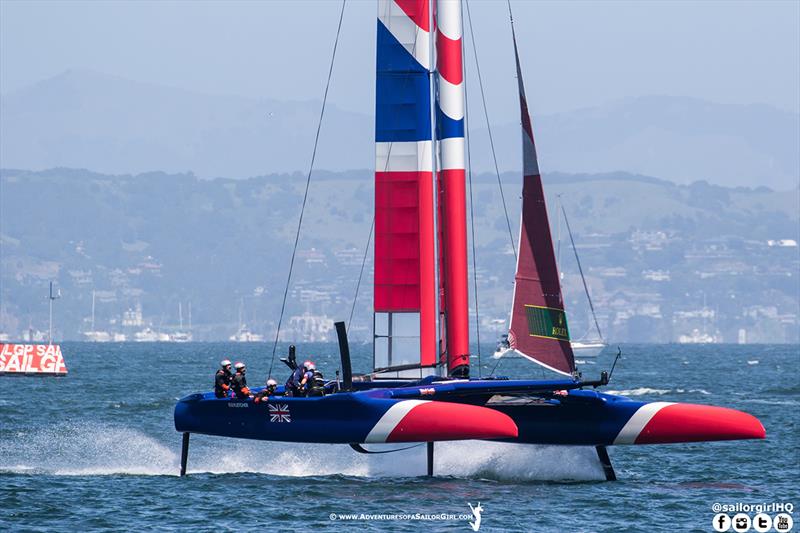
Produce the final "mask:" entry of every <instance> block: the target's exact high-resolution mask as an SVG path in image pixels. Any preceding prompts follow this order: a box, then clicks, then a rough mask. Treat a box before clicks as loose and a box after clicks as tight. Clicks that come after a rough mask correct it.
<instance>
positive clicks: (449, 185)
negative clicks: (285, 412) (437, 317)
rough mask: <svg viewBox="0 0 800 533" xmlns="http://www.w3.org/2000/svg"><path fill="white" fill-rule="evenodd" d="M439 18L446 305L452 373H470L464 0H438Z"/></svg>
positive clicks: (442, 248) (439, 124) (442, 284)
mask: <svg viewBox="0 0 800 533" xmlns="http://www.w3.org/2000/svg"><path fill="white" fill-rule="evenodd" d="M436 20H437V25H436V26H437V27H436V51H437V69H436V70H437V79H436V81H437V91H436V94H437V100H436V118H437V124H436V126H437V128H436V133H437V145H438V155H439V173H438V176H437V185H438V187H437V190H438V200H439V205H438V214H439V221H440V229H439V237H440V246H439V254H440V257H439V260H440V269H439V272H440V286H439V291H440V305H442V306H443V315H444V320H445V327H444V334H445V346H446V354H447V369H448V374H449V375H451V376H456V377H468V376H469V297H468V295H469V291H468V276H467V207H466V205H467V204H466V179H465V157H464V68H463V58H462V46H461V38H462V24H461V2H460V0H437V2H436ZM442 293H443V297H442Z"/></svg>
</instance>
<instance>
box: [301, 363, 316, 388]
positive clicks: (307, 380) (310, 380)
mask: <svg viewBox="0 0 800 533" xmlns="http://www.w3.org/2000/svg"><path fill="white" fill-rule="evenodd" d="M303 366H305V367H306V371H305V373H304V374H303V379H302V380H301V381H300V394H301V395H302V396H308V395H309V394H308V393H309V392H310V391H311V387H312V385H314V372H315V371H316V370H317V365H315V364H314V363H312V362H311V361H306V362H305V363H303Z"/></svg>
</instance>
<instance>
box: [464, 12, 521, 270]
mask: <svg viewBox="0 0 800 533" xmlns="http://www.w3.org/2000/svg"><path fill="white" fill-rule="evenodd" d="M464 4H465V5H466V6H467V20H468V21H469V36H470V41H471V42H472V54H473V55H474V56H475V69H476V72H477V74H478V85H479V86H480V89H481V101H482V102H483V116H484V118H485V119H486V130H487V131H488V132H489V145H490V146H491V148H492V160H493V161H494V172H495V175H497V185H498V187H499V188H500V198H501V199H502V201H503V213H504V214H505V216H506V227H508V238H509V239H510V240H511V250H512V251H513V252H514V262H515V263H516V262H517V247H516V245H515V244H514V233H513V232H512V231H511V219H509V217H508V208H507V207H506V196H505V193H504V192H503V182H502V181H501V180H500V169H499V167H498V166H497V154H496V153H495V149H494V137H493V136H492V127H491V125H490V124H489V110H488V109H487V108H486V94H485V92H484V90H483V77H482V76H481V65H480V62H479V61H478V51H477V47H476V44H475V33H474V32H473V30H472V15H471V14H470V11H469V0H465V1H464ZM508 9H509V13H510V12H511V4H510V3H509V5H508ZM512 28H513V19H512Z"/></svg>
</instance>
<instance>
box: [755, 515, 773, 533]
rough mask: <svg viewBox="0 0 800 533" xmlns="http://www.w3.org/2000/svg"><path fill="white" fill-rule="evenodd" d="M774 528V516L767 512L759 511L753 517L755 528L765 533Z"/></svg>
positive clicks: (760, 532)
mask: <svg viewBox="0 0 800 533" xmlns="http://www.w3.org/2000/svg"><path fill="white" fill-rule="evenodd" d="M770 528H772V517H771V516H770V515H768V514H766V513H758V514H757V515H755V516H754V517H753V529H755V530H756V531H758V533H765V532H766V531H769V530H770Z"/></svg>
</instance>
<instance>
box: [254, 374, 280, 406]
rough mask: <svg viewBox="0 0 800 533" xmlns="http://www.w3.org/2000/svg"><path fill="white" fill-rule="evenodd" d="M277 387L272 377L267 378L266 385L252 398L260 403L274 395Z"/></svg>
mask: <svg viewBox="0 0 800 533" xmlns="http://www.w3.org/2000/svg"><path fill="white" fill-rule="evenodd" d="M277 389H278V382H277V381H275V380H274V379H272V378H269V379H268V380H267V386H266V387H264V388H263V389H262V390H261V392H259V393H258V394H256V397H255V399H254V400H253V401H254V402H255V403H260V402H262V401H267V400H268V399H269V397H270V396H275V394H277Z"/></svg>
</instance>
